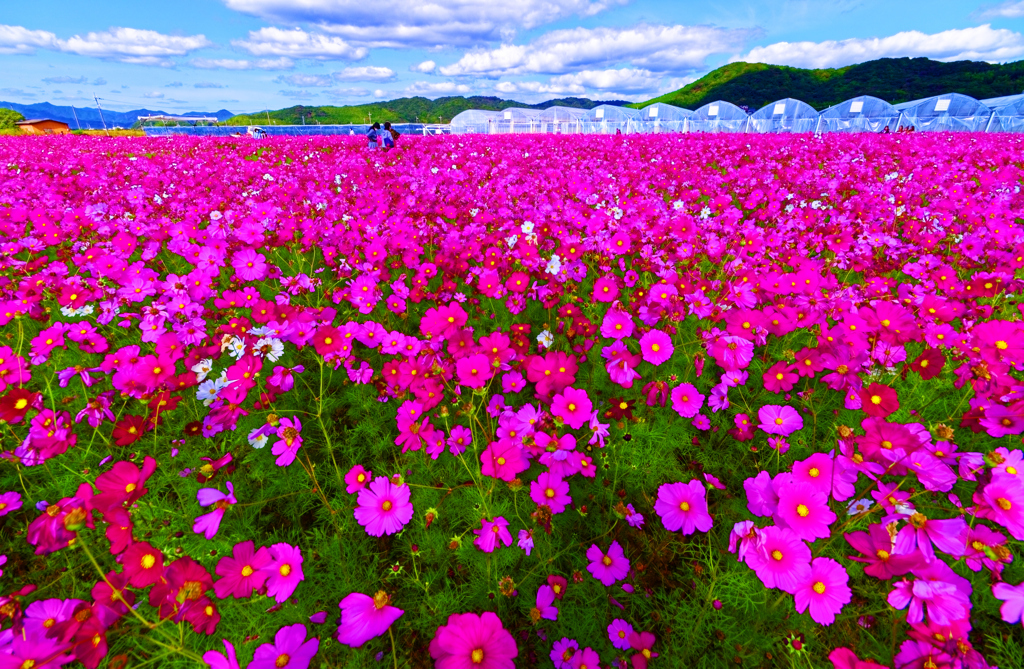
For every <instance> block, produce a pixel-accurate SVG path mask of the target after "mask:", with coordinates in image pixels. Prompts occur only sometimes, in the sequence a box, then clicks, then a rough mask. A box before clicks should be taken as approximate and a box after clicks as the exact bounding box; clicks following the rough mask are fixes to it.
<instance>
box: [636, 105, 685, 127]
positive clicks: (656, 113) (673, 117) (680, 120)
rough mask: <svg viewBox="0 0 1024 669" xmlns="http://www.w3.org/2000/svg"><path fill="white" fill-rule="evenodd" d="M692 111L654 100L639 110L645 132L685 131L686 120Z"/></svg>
mask: <svg viewBox="0 0 1024 669" xmlns="http://www.w3.org/2000/svg"><path fill="white" fill-rule="evenodd" d="M691 116H693V112H692V111H691V110H689V109H683V108H682V107H674V106H672V105H667V104H665V103H664V102H655V103H654V104H653V105H648V106H646V107H644V108H643V109H641V110H640V119H641V120H642V121H643V127H644V131H645V132H686V121H687V119H689V118H690V117H691Z"/></svg>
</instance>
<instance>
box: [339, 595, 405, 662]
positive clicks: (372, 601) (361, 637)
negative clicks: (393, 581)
mask: <svg viewBox="0 0 1024 669" xmlns="http://www.w3.org/2000/svg"><path fill="white" fill-rule="evenodd" d="M389 601H390V598H389V597H388V595H387V594H386V593H385V592H384V591H383V590H378V591H377V593H376V594H375V595H374V596H373V597H370V596H369V595H364V594H363V593H361V592H353V593H352V594H350V595H347V596H346V597H345V599H343V600H341V602H339V604H338V606H339V607H341V624H340V625H338V637H337V638H338V643H343V644H345V645H346V646H351V647H352V648H359V647H360V646H362V645H363V644H364V643H366V642H367V641H369V640H370V639H373V638H375V637H378V636H380V635H381V634H384V632H387V631H388V628H389V627H391V625H392V624H393V623H394V622H395V621H396V620H398V619H399V618H400V617H401V616H402V614H403V613H405V611H403V610H402V609H399V608H396V607H394V606H390V605H389V604H388V602H389Z"/></svg>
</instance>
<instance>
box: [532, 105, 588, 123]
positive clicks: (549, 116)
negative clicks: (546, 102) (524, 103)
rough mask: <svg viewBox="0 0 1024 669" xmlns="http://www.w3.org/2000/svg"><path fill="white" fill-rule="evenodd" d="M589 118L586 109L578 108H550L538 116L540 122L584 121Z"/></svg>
mask: <svg viewBox="0 0 1024 669" xmlns="http://www.w3.org/2000/svg"><path fill="white" fill-rule="evenodd" d="M586 117H587V110H586V109H579V108H578V107H560V106H557V105H556V106H554V107H548V108H547V109H543V110H541V112H540V114H538V115H537V120H539V121H548V122H551V121H554V122H558V121H575V120H577V119H584V118H586Z"/></svg>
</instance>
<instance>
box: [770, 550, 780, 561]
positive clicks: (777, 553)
mask: <svg viewBox="0 0 1024 669" xmlns="http://www.w3.org/2000/svg"><path fill="white" fill-rule="evenodd" d="M772 559H773V560H775V561H781V560H782V551H780V550H779V549H778V548H776V549H775V550H773V551H772Z"/></svg>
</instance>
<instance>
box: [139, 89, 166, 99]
mask: <svg viewBox="0 0 1024 669" xmlns="http://www.w3.org/2000/svg"><path fill="white" fill-rule="evenodd" d="M142 97H144V98H149V99H151V100H162V99H163V97H164V94H163V93H161V92H159V91H153V92H152V93H143V94H142Z"/></svg>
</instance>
